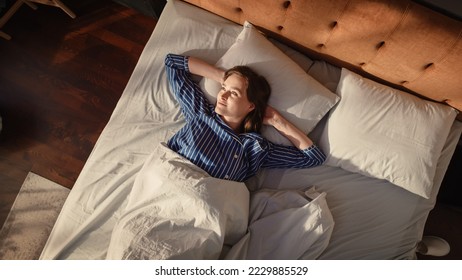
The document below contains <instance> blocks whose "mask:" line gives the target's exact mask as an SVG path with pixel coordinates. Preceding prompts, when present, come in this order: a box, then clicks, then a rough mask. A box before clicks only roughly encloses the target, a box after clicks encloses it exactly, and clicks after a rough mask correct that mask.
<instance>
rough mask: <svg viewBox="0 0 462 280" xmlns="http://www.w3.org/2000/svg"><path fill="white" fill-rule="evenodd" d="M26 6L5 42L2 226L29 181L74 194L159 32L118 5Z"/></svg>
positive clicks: (0, 65) (0, 69) (1, 58)
mask: <svg viewBox="0 0 462 280" xmlns="http://www.w3.org/2000/svg"><path fill="white" fill-rule="evenodd" d="M65 2H66V4H67V5H68V6H69V7H70V8H71V9H73V11H74V12H75V13H76V14H77V18H76V19H71V18H70V17H69V16H67V14H65V13H64V12H63V11H61V10H60V9H58V8H55V7H49V6H44V5H38V7H39V8H38V10H35V11H34V10H32V9H30V8H29V7H28V6H26V5H23V7H21V8H20V10H19V11H18V12H17V13H16V14H15V15H14V16H13V17H12V18H11V20H10V21H9V22H8V23H7V24H6V25H5V26H4V28H3V31H5V32H6V33H8V34H9V35H11V36H12V37H13V38H12V40H11V41H6V40H4V39H1V38H0V115H1V116H2V119H3V130H2V132H1V134H0V182H1V183H0V225H2V224H3V221H4V220H5V218H6V216H7V214H8V212H9V210H10V208H11V206H12V203H13V201H14V199H15V197H16V195H17V192H18V190H19V188H20V187H21V185H22V182H23V181H24V179H25V177H26V175H27V173H28V172H29V171H32V172H34V173H37V174H39V175H41V176H43V177H45V178H48V179H50V180H52V181H54V182H57V183H59V184H61V185H63V186H66V187H68V188H71V187H72V186H73V184H74V182H75V180H76V179H77V176H78V175H79V173H80V171H81V169H82V167H83V165H84V163H85V161H86V159H87V158H88V156H89V154H90V152H91V150H92V148H93V146H94V144H95V142H96V140H97V138H98V136H99V134H100V133H101V130H102V129H103V128H104V126H105V125H106V123H107V121H108V120H109V117H110V115H111V113H112V111H113V109H114V107H115V105H116V103H117V101H118V99H119V97H120V95H121V94H122V92H123V90H124V88H125V85H126V83H127V81H128V79H129V77H130V75H131V73H132V71H133V69H134V67H135V65H136V62H137V61H138V58H139V56H140V54H141V51H142V50H143V47H144V45H145V43H146V42H147V40H148V38H149V36H150V35H151V33H152V30H153V29H154V27H155V24H156V20H155V19H154V18H151V17H148V16H145V15H142V14H140V13H138V12H136V11H135V10H133V9H129V8H127V7H124V6H122V5H120V4H117V3H115V2H113V1H109V0H105V1H91V0H83V1H78V0H73V1H72V0H67V1H65Z"/></svg>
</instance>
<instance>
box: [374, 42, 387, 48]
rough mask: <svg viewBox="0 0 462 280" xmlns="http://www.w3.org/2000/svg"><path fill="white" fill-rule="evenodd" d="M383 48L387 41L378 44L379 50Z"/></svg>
mask: <svg viewBox="0 0 462 280" xmlns="http://www.w3.org/2000/svg"><path fill="white" fill-rule="evenodd" d="M383 46H385V41H382V42H380V43H378V44H377V46H376V48H377V49H380V48H382V47H383Z"/></svg>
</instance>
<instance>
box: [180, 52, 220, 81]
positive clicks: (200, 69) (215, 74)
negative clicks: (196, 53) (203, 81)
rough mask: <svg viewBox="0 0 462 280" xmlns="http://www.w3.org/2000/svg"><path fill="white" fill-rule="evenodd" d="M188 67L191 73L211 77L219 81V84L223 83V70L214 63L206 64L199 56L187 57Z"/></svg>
mask: <svg viewBox="0 0 462 280" xmlns="http://www.w3.org/2000/svg"><path fill="white" fill-rule="evenodd" d="M188 67H189V71H190V72H191V73H192V74H195V75H199V76H202V77H205V78H209V79H212V80H214V81H217V82H218V83H220V85H221V84H223V78H224V75H225V71H224V70H222V69H220V68H217V67H215V66H214V65H210V64H208V63H207V62H205V61H204V60H202V59H200V58H197V57H193V56H191V57H189V59H188Z"/></svg>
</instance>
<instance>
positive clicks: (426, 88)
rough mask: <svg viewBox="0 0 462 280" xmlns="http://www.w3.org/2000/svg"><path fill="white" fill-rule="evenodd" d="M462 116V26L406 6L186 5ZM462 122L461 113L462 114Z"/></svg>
mask: <svg viewBox="0 0 462 280" xmlns="http://www.w3.org/2000/svg"><path fill="white" fill-rule="evenodd" d="M185 1H186V2H189V3H191V4H194V5H197V6H199V7H202V8H204V9H206V10H209V11H211V12H213V13H215V14H218V15H220V16H223V17H225V18H228V19H230V20H232V21H234V22H237V23H240V24H242V23H243V22H244V21H245V20H248V21H250V22H251V23H253V24H254V25H256V26H258V27H260V28H261V29H262V30H264V31H266V32H269V33H270V35H272V36H274V37H276V38H278V39H283V40H284V41H285V42H286V43H290V44H292V46H294V47H298V49H299V50H301V51H305V52H307V53H308V54H310V55H312V56H314V57H315V58H320V59H324V60H327V61H328V62H330V63H333V64H335V65H337V66H341V67H346V68H349V69H350V70H353V71H355V72H357V73H360V74H362V75H364V76H367V77H369V78H373V79H375V80H378V81H380V82H382V83H385V84H388V85H391V86H394V87H396V88H399V89H402V90H406V91H408V92H412V93H414V94H418V95H420V96H422V97H426V98H429V99H431V100H435V101H438V102H443V103H447V104H449V105H450V106H452V107H454V108H456V109H458V110H459V111H462V38H461V37H462V22H461V21H458V20H455V19H452V18H450V17H447V16H444V15H442V14H440V13H437V12H435V11H433V10H430V9H429V8H426V7H424V6H421V5H419V4H416V3H414V2H412V1H409V0H373V1H365V0H323V1H319V0H290V1H289V0H185ZM459 119H461V114H459Z"/></svg>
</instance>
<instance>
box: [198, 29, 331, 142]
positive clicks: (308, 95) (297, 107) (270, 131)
mask: <svg viewBox="0 0 462 280" xmlns="http://www.w3.org/2000/svg"><path fill="white" fill-rule="evenodd" d="M216 65H217V66H218V67H220V68H222V69H229V68H231V67H233V66H236V65H247V66H249V67H251V68H252V69H253V70H255V71H256V72H257V73H259V74H260V75H263V76H264V77H265V78H266V79H267V81H268V82H269V84H270V85H271V97H270V99H269V102H268V103H269V104H270V105H271V106H273V107H274V108H276V109H277V110H278V111H279V112H280V113H281V114H282V115H283V116H284V117H285V118H287V119H288V120H289V121H291V122H292V123H293V124H294V125H296V126H297V127H298V128H299V129H301V130H302V131H303V132H305V133H308V132H310V131H311V130H312V129H313V128H314V127H315V126H316V124H317V123H318V122H319V120H321V118H322V117H323V116H324V115H325V114H326V113H327V112H328V111H329V110H330V109H331V108H332V107H333V106H334V105H335V103H336V102H337V101H338V96H337V95H335V94H334V93H332V92H330V91H329V90H328V89H326V88H325V87H324V86H322V85H321V84H320V83H319V82H318V81H316V80H315V79H313V78H312V77H310V76H309V75H308V74H306V73H305V72H304V71H303V69H302V68H300V67H299V66H298V65H297V64H296V63H295V62H294V61H292V60H291V59H290V58H289V57H288V56H286V55H285V54H284V53H283V52H282V51H281V50H279V49H278V48H277V47H275V46H274V45H273V44H272V43H271V42H269V41H268V39H266V38H265V37H264V36H263V35H262V34H261V33H260V32H258V30H256V29H255V28H254V27H253V26H252V24H250V23H248V22H246V23H244V28H243V30H242V32H241V33H240V34H239V36H238V37H237V38H236V42H235V43H234V44H233V45H232V46H231V47H230V48H229V49H228V51H227V52H226V53H225V54H224V55H223V56H222V57H221V58H220V59H219V61H218V62H217V64H216ZM201 87H202V89H203V90H204V92H205V94H206V96H207V98H208V99H209V101H210V102H211V103H212V104H215V102H216V95H217V93H218V91H219V90H220V85H219V84H218V83H217V82H215V81H213V80H210V79H204V82H203V83H201ZM262 135H263V136H264V137H266V138H267V139H268V140H270V141H271V142H273V143H279V144H284V145H291V143H290V142H289V140H287V139H286V138H285V137H284V136H282V135H281V134H279V132H277V130H276V129H274V128H273V127H269V126H263V128H262Z"/></svg>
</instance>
